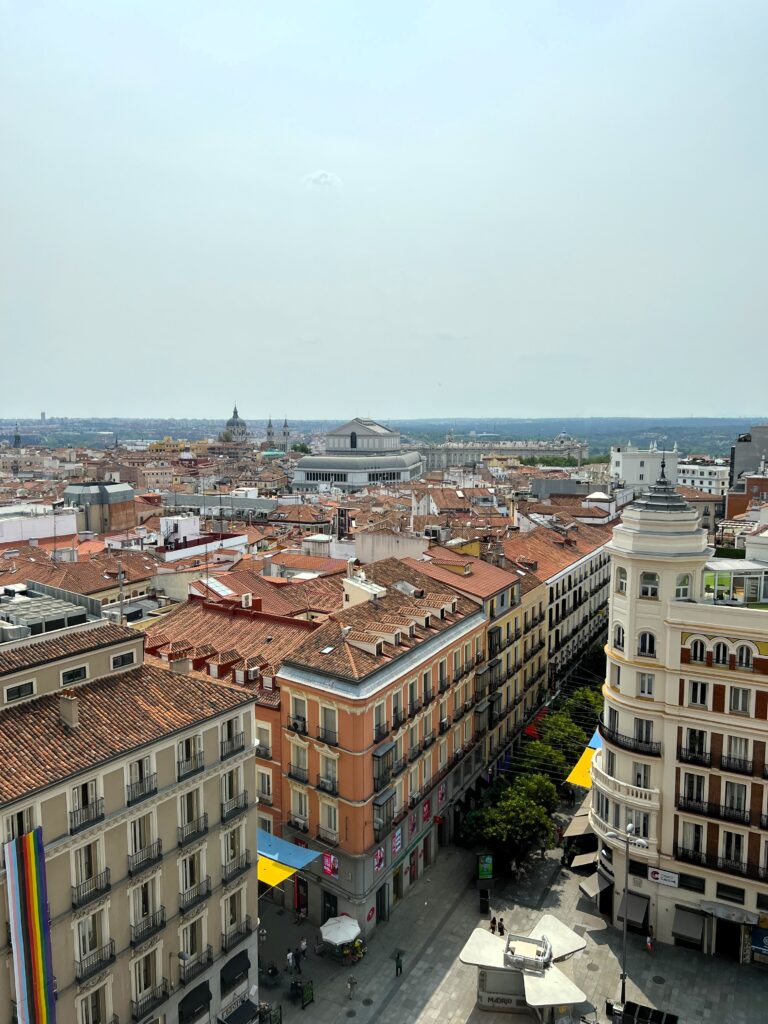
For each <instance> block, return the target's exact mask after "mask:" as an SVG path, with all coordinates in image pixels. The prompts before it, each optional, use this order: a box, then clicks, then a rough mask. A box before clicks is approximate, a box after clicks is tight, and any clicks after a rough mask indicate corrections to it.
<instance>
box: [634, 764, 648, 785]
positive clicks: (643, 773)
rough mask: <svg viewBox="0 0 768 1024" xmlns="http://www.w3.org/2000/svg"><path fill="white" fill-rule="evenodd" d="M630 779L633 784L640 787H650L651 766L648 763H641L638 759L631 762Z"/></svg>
mask: <svg viewBox="0 0 768 1024" xmlns="http://www.w3.org/2000/svg"><path fill="white" fill-rule="evenodd" d="M632 779H633V780H634V784H635V785H636V786H638V787H639V788H640V789H650V788H651V766H650V765H649V764H641V763H640V762H638V761H635V762H633V764H632Z"/></svg>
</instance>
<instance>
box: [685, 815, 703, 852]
mask: <svg viewBox="0 0 768 1024" xmlns="http://www.w3.org/2000/svg"><path fill="white" fill-rule="evenodd" d="M683 848H684V849H686V850H688V851H690V852H691V853H703V852H704V830H703V828H702V826H701V825H698V824H694V822H692V821H684V822H683Z"/></svg>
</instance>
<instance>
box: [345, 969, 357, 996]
mask: <svg viewBox="0 0 768 1024" xmlns="http://www.w3.org/2000/svg"><path fill="white" fill-rule="evenodd" d="M356 986H357V978H356V977H355V976H354V975H353V974H350V976H349V977H348V978H347V999H352V998H353V997H354V994H355V987H356Z"/></svg>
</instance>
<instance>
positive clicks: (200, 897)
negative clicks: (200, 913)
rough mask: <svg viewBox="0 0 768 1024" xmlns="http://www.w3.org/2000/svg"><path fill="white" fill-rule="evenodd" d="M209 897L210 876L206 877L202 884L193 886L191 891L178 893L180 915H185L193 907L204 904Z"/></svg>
mask: <svg viewBox="0 0 768 1024" xmlns="http://www.w3.org/2000/svg"><path fill="white" fill-rule="evenodd" d="M210 895H211V876H210V875H206V876H205V878H204V879H203V880H202V882H199V883H198V884H197V885H193V886H192V888H191V889H187V891H186V892H180V893H179V910H180V911H181V913H182V914H186V913H187V912H188V911H190V910H192V909H193V908H194V907H198V906H199V905H200V904H201V903H204V902H205V901H206V900H207V899H208V897H209V896H210Z"/></svg>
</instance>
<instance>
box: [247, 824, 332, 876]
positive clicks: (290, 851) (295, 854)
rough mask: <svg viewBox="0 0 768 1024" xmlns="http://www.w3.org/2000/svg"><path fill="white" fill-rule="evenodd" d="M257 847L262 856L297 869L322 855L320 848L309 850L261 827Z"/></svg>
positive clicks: (257, 834)
mask: <svg viewBox="0 0 768 1024" xmlns="http://www.w3.org/2000/svg"><path fill="white" fill-rule="evenodd" d="M256 848H257V850H258V853H259V856H260V857H269V859H270V860H276V861H277V863H278V864H283V865H285V867H288V868H296V870H297V871H301V869H302V868H305V867H306V866H307V864H310V863H311V862H312V861H313V860H315V858H317V857H319V856H320V850H308V849H307V848H306V847H305V846H297V845H296V844H295V843H288V842H286V840H285V839H278V837H277V836H273V835H270V833H269V832H265V831H264V829H261V828H259V829H257V830H256Z"/></svg>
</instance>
